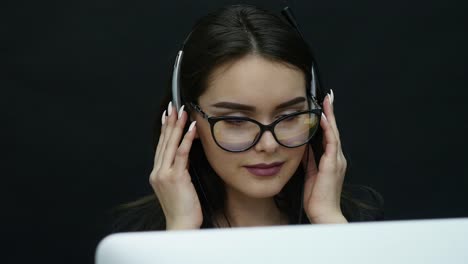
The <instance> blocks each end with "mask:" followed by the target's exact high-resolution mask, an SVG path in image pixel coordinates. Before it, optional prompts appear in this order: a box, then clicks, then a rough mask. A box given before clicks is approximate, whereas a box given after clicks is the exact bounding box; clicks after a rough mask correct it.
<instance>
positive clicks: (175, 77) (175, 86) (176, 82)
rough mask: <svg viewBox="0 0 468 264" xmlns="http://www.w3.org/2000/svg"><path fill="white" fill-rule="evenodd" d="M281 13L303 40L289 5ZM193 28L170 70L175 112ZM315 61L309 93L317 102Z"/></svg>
mask: <svg viewBox="0 0 468 264" xmlns="http://www.w3.org/2000/svg"><path fill="white" fill-rule="evenodd" d="M281 14H282V15H283V16H284V17H285V18H286V20H287V21H288V22H289V24H291V26H292V27H293V28H294V29H296V31H297V32H298V33H299V35H300V36H301V38H302V39H303V40H304V41H305V39H304V36H303V35H302V33H301V31H300V30H299V26H298V24H297V22H296V19H295V17H294V15H293V12H292V10H291V8H290V7H288V6H286V7H285V8H283V10H282V11H281ZM192 32H193V30H192V31H191V32H190V33H189V35H188V36H187V37H186V38H185V41H184V43H183V45H182V48H181V49H180V50H179V52H178V53H177V57H176V59H175V62H174V70H173V72H172V103H173V104H174V106H175V107H176V109H177V112H179V109H180V107H181V106H182V105H181V104H182V101H181V97H180V67H181V63H182V58H183V57H184V46H185V44H186V43H187V41H188V40H189V38H190V35H191V34H192ZM315 64H316V63H315V62H314V61H312V67H311V73H312V78H311V83H310V94H311V95H312V99H313V100H314V101H315V102H317V89H320V81H319V79H318V76H317V74H316V70H317V69H316V68H317V66H316V65H315Z"/></svg>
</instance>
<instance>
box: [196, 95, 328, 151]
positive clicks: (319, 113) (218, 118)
mask: <svg viewBox="0 0 468 264" xmlns="http://www.w3.org/2000/svg"><path fill="white" fill-rule="evenodd" d="M190 106H191V108H192V109H194V110H195V111H197V112H198V113H200V114H201V115H202V117H203V118H204V119H206V120H207V121H208V123H209V124H210V130H211V136H212V137H213V140H214V141H215V142H216V145H218V146H219V147H220V148H222V149H223V150H225V151H229V152H243V151H247V150H249V149H250V148H252V147H253V146H255V145H256V144H257V143H258V141H259V140H260V139H261V138H262V135H263V133H264V132H265V131H270V132H271V134H272V135H273V137H274V138H275V140H276V142H278V144H280V145H281V146H283V147H286V148H297V147H300V146H302V145H305V144H307V143H308V142H309V140H311V139H312V138H313V137H314V135H315V133H316V132H317V130H318V127H319V126H320V121H321V117H322V108H317V109H309V110H304V111H300V112H294V113H291V114H287V115H284V116H282V117H280V118H278V119H276V120H275V121H273V122H272V123H271V124H269V125H264V124H262V123H260V122H258V121H257V120H255V119H252V118H249V117H243V116H210V115H208V114H207V113H205V112H204V111H203V110H202V109H201V107H200V106H199V105H197V104H195V103H190ZM305 113H313V114H316V115H317V116H318V126H317V129H315V131H314V132H313V133H312V135H310V137H309V139H307V141H306V142H304V143H302V144H300V145H297V146H294V147H291V146H287V145H284V144H282V143H281V142H280V141H279V140H278V138H277V137H276V134H275V131H274V130H275V126H276V125H277V124H278V123H279V122H281V121H282V120H284V119H287V118H290V117H293V116H297V115H302V114H305ZM223 120H244V121H250V122H253V123H255V124H257V125H258V126H259V127H260V134H259V135H258V136H257V137H256V138H255V140H254V142H252V145H250V146H249V147H247V148H245V149H241V150H230V149H226V148H224V147H223V146H221V144H219V143H218V141H217V140H216V138H215V136H214V131H213V130H214V126H215V124H216V123H217V122H219V121H223Z"/></svg>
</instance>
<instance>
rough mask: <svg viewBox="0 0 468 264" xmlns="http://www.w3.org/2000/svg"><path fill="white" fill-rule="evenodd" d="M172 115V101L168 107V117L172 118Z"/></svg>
mask: <svg viewBox="0 0 468 264" xmlns="http://www.w3.org/2000/svg"><path fill="white" fill-rule="evenodd" d="M171 113H172V101H171V102H169V105H168V106H167V116H171Z"/></svg>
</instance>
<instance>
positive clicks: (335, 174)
mask: <svg viewBox="0 0 468 264" xmlns="http://www.w3.org/2000/svg"><path fill="white" fill-rule="evenodd" d="M333 99H334V94H333V91H331V95H330V94H328V96H326V98H325V100H324V102H323V111H324V113H325V117H324V116H323V115H322V118H321V121H320V125H321V127H322V129H323V148H324V153H323V155H322V157H321V158H320V163H319V167H318V169H317V165H316V163H315V158H314V153H313V150H312V148H311V146H310V145H307V146H308V148H309V160H308V161H307V150H306V151H305V152H304V157H303V160H302V164H303V166H304V168H306V162H308V163H309V165H308V167H307V170H308V171H307V172H306V176H305V184H304V211H305V212H306V214H307V217H308V218H309V221H310V222H311V223H315V224H321V223H323V224H324V223H347V220H346V218H345V217H344V216H343V213H342V212H341V208H340V200H341V190H342V187H343V181H344V176H345V172H346V166H347V164H346V159H345V157H344V155H343V151H342V150H341V142H340V134H339V132H338V128H337V126H336V121H335V115H334V112H333Z"/></svg>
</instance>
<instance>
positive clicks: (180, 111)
mask: <svg viewBox="0 0 468 264" xmlns="http://www.w3.org/2000/svg"><path fill="white" fill-rule="evenodd" d="M184 106H185V105H183V106H182V107H181V108H180V109H179V116H178V117H177V119H180V117H181V116H182V112H184Z"/></svg>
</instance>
